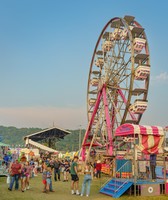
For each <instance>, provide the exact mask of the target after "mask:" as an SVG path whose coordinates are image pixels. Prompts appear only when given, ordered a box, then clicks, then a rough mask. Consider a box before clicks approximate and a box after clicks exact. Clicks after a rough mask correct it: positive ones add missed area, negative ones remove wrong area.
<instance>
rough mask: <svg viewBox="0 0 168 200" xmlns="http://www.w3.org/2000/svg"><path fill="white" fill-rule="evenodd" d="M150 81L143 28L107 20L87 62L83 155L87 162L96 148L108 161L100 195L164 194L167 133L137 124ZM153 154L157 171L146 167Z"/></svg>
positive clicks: (128, 18) (126, 20) (127, 19)
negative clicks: (130, 192) (106, 176)
mask: <svg viewBox="0 0 168 200" xmlns="http://www.w3.org/2000/svg"><path fill="white" fill-rule="evenodd" d="M149 78H150V55H149V47H148V41H147V37H146V34H145V31H144V28H143V27H142V26H141V25H140V24H139V23H138V22H137V21H136V20H135V17H133V16H125V17H124V18H120V17H116V18H113V19H111V20H110V21H109V22H108V23H107V24H106V25H105V27H104V28H103V30H102V32H101V34H100V36H99V38H98V41H97V43H96V46H95V49H94V52H93V56H92V60H91V64H90V72H89V78H88V88H87V115H88V127H87V129H86V132H85V136H84V138H83V143H82V151H81V155H82V159H83V161H85V162H87V161H90V157H91V152H92V151H91V149H93V150H94V151H93V152H96V151H95V149H96V148H97V149H101V151H103V153H104V157H107V156H108V157H109V158H111V159H112V162H111V164H112V167H111V168H112V171H111V177H110V180H108V181H107V182H106V183H105V184H104V185H103V186H102V188H101V190H100V192H101V193H104V194H107V195H110V196H113V197H119V196H121V195H122V194H123V193H124V192H125V191H127V190H128V188H133V190H134V195H144V196H151V195H160V194H164V193H167V194H168V184H166V172H167V171H166V168H167V167H166V166H168V165H167V164H168V162H165V160H166V156H167V155H166V154H165V144H164V142H165V140H164V136H165V130H164V129H163V128H162V127H159V126H143V125H139V123H140V120H141V118H142V115H143V113H144V112H145V110H146V109H147V103H148V100H147V95H148V90H149ZM151 154H156V160H155V162H156V165H157V169H156V170H154V171H155V172H154V171H152V168H151V166H150V163H151V162H150V155H151ZM94 155H95V153H94ZM108 171H110V168H109V170H108ZM149 171H151V173H150V172H149ZM156 171H157V172H156ZM154 173H156V174H155V175H154ZM153 181H154V182H155V183H153ZM144 188H147V190H144Z"/></svg>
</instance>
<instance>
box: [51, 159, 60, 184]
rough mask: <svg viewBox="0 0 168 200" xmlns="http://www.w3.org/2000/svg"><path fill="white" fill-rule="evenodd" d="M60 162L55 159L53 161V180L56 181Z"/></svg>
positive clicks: (58, 175)
mask: <svg viewBox="0 0 168 200" xmlns="http://www.w3.org/2000/svg"><path fill="white" fill-rule="evenodd" d="M60 165H61V163H60V161H59V160H58V159H57V158H56V159H55V161H54V165H53V167H54V180H55V181H57V178H58V180H59V181H60Z"/></svg>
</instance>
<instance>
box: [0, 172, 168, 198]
mask: <svg viewBox="0 0 168 200" xmlns="http://www.w3.org/2000/svg"><path fill="white" fill-rule="evenodd" d="M105 179H106V178H105V177H104V178H102V179H94V180H93V181H92V186H91V194H90V197H85V196H83V197H81V196H76V195H71V190H70V181H69V182H62V181H57V182H54V181H53V189H54V190H55V192H53V193H49V194H45V193H42V188H43V185H42V182H41V174H39V175H38V177H35V178H33V179H31V180H30V187H31V188H30V190H28V191H26V192H24V193H22V192H21V191H20V190H19V191H15V190H13V191H12V192H11V191H8V189H7V188H8V185H7V184H6V178H5V177H0V200H45V199H46V200H56V199H57V200H77V199H91V200H109V199H113V198H112V197H110V196H106V195H103V194H100V193H99V189H100V186H101V185H102V183H103V181H105ZM82 180H83V177H82V176H81V177H80V188H81V184H82ZM167 198H168V197H167V196H166V195H162V196H155V197H134V196H129V195H123V196H121V197H120V198H119V199H120V200H133V199H134V200H135V199H137V200H139V199H141V200H146V199H148V200H164V199H165V200H166V199H167Z"/></svg>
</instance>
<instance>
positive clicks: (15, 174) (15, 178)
mask: <svg viewBox="0 0 168 200" xmlns="http://www.w3.org/2000/svg"><path fill="white" fill-rule="evenodd" d="M21 168H22V165H21V164H20V163H19V162H18V160H17V159H16V160H15V162H14V163H12V164H11V166H10V168H9V173H10V175H11V177H12V178H11V182H10V185H9V188H8V190H10V191H12V188H13V184H14V183H15V190H18V189H19V176H20V173H21Z"/></svg>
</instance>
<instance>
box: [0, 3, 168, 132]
mask: <svg viewBox="0 0 168 200" xmlns="http://www.w3.org/2000/svg"><path fill="white" fill-rule="evenodd" d="M167 7H168V1H166V0H165V1H164V0H160V1H152V0H148V1H146V0H141V1H135V0H127V1H126V0H117V1H116V0H85V1H82V0H71V1H70V0H61V1H59V0H24V1H23V0H0V94H1V95H0V125H2V126H15V127H18V128H22V127H38V128H48V127H52V126H53V125H55V126H58V127H61V128H65V129H78V128H79V127H83V128H86V126H87V102H86V97H87V81H88V76H89V67H90V62H91V58H92V55H93V51H94V48H95V45H96V42H97V39H98V37H99V35H100V33H101V31H102V29H103V27H104V26H105V24H106V23H107V22H108V21H109V20H110V19H112V18H114V17H124V16H125V15H131V16H135V18H136V20H137V21H138V22H139V23H140V24H141V25H142V26H143V27H144V28H145V32H146V35H147V38H148V43H149V50H150V63H151V76H150V86H149V92H148V102H149V103H148V109H147V111H146V112H145V113H144V115H143V117H142V120H141V122H140V124H142V125H159V126H163V127H164V126H167V125H168V105H167V99H168V92H167V91H168V90H167V88H168V62H167V59H168V50H167V48H168V25H167V19H168V11H167Z"/></svg>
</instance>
